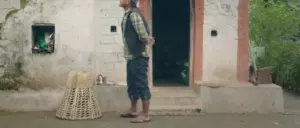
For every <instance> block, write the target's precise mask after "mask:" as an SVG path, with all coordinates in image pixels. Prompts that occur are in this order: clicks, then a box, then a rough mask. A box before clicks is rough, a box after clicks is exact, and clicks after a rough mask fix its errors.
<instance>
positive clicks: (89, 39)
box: [0, 0, 94, 87]
mask: <svg viewBox="0 0 300 128" xmlns="http://www.w3.org/2000/svg"><path fill="white" fill-rule="evenodd" d="M93 16H94V0H48V1H47V0H45V1H41V0H30V1H29V3H28V5H27V6H26V7H25V8H24V9H21V10H19V11H18V12H17V13H15V14H13V15H12V16H11V17H10V18H8V19H7V21H6V23H5V24H4V25H3V28H2V30H1V33H2V40H1V42H0V43H1V47H2V49H3V51H1V52H2V53H0V54H1V56H2V58H1V60H2V65H3V66H2V67H3V68H6V67H7V66H8V65H11V64H13V63H15V62H16V61H17V59H18V58H20V57H21V58H22V64H23V65H22V70H23V71H24V75H25V76H26V77H27V78H32V79H30V81H32V83H29V84H33V83H35V85H29V86H48V87H51V86H63V85H64V84H65V81H66V78H67V74H68V72H69V71H70V70H71V69H81V70H92V68H93V63H92V60H93V56H94V54H93V53H94V38H93V36H94V35H93V24H92V23H93ZM34 23H54V24H55V29H56V30H55V31H56V33H55V40H56V43H55V53H54V54H51V55H36V54H32V53H31V46H32V35H31V25H32V24H34ZM4 60H5V62H4ZM38 84H41V85H38Z"/></svg>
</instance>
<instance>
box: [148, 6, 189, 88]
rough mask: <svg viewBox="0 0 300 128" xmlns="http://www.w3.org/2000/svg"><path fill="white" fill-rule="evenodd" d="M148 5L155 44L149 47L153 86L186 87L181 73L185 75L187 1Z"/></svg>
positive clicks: (186, 83)
mask: <svg viewBox="0 0 300 128" xmlns="http://www.w3.org/2000/svg"><path fill="white" fill-rule="evenodd" d="M152 2H153V3H152V7H153V8H152V11H153V12H152V15H153V16H152V22H153V36H154V37H155V41H156V43H155V45H154V47H153V80H154V81H153V82H154V86H170V85H171V86H176V85H179V86H182V85H188V82H184V79H183V77H182V72H183V71H184V70H187V71H189V70H188V65H189V64H188V63H189V50H190V3H189V0H152ZM184 63H186V65H187V67H185V66H184ZM187 74H188V73H187Z"/></svg>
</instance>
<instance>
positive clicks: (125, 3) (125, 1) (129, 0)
mask: <svg viewBox="0 0 300 128" xmlns="http://www.w3.org/2000/svg"><path fill="white" fill-rule="evenodd" d="M138 1H139V0H120V7H123V8H129V7H136V5H137V3H138Z"/></svg>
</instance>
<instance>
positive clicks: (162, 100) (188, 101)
mask: <svg viewBox="0 0 300 128" xmlns="http://www.w3.org/2000/svg"><path fill="white" fill-rule="evenodd" d="M151 105H153V106H166V105H167V106H186V105H200V97H196V96H181V97H179V96H170V97H155V96H153V98H152V99H151Z"/></svg>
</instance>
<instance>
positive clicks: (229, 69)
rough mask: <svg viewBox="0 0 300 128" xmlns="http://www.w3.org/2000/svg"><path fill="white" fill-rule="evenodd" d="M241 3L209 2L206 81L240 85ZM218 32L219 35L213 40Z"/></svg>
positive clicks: (206, 12)
mask: <svg viewBox="0 0 300 128" xmlns="http://www.w3.org/2000/svg"><path fill="white" fill-rule="evenodd" d="M238 4H239V0H205V1H204V26H203V79H202V80H203V81H237V53H238V51H237V47H238V40H237V39H238V34H237V30H238V29H237V27H238ZM212 30H216V31H217V32H218V35H217V36H216V37H212V36H211V31H212Z"/></svg>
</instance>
